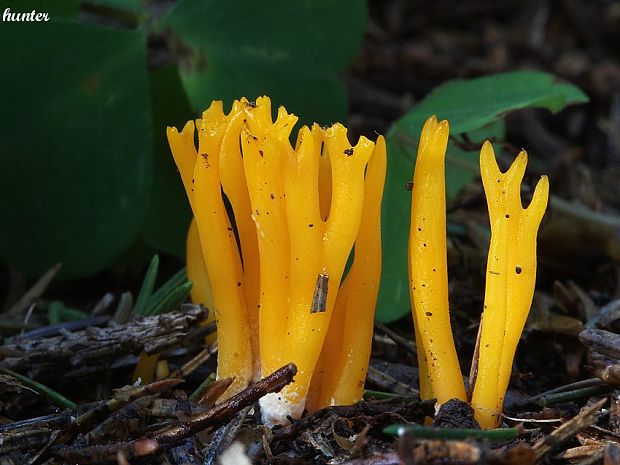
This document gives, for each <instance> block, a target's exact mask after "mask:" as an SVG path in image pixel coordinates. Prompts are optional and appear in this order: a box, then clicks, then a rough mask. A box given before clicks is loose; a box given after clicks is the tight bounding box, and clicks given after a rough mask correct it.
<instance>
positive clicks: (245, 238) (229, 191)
mask: <svg viewBox="0 0 620 465" xmlns="http://www.w3.org/2000/svg"><path fill="white" fill-rule="evenodd" d="M247 105H248V102H247V100H245V99H243V100H242V101H241V102H239V101H235V103H234V104H233V108H232V111H231V112H230V115H229V123H228V127H227V128H226V132H225V133H224V139H223V141H222V148H221V150H220V176H221V183H222V189H223V190H224V193H225V194H226V196H227V197H228V200H229V201H230V204H231V206H232V209H233V212H234V215H235V221H236V224H237V231H238V234H239V243H240V244H241V255H242V257H243V284H244V289H245V298H246V305H247V309H248V310H247V312H248V322H249V325H250V330H251V334H250V341H251V343H252V352H253V353H254V354H258V352H259V347H258V309H259V305H260V298H259V290H260V275H259V273H260V267H259V256H258V240H257V236H256V227H255V225H254V222H253V221H252V206H251V204H250V196H249V193H248V186H247V183H246V181H245V170H244V167H243V159H242V157H241V148H240V147H239V137H240V135H241V129H242V127H243V124H244V120H245V117H246V114H245V111H244V108H245V106H247ZM259 365H260V364H259V363H258V359H256V360H255V363H254V379H255V380H257V379H259V378H260V366H259Z"/></svg>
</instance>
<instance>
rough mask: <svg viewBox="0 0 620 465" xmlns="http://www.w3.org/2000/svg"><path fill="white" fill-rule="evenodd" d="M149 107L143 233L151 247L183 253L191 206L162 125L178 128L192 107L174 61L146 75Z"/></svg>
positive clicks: (188, 117) (188, 115) (183, 123)
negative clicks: (149, 168) (149, 174)
mask: <svg viewBox="0 0 620 465" xmlns="http://www.w3.org/2000/svg"><path fill="white" fill-rule="evenodd" d="M149 82H150V93H151V106H152V108H153V185H152V188H151V197H150V203H149V208H148V210H147V213H146V218H145V220H144V228H143V231H142V232H143V234H144V237H145V238H146V240H147V241H148V242H149V243H150V244H151V245H152V246H154V247H155V248H157V249H159V250H163V251H164V252H167V253H170V254H173V255H177V256H183V255H184V253H185V235H186V234H187V227H188V226H189V221H190V219H191V210H190V208H189V204H188V201H187V196H186V195H185V190H184V189H183V184H182V182H181V177H180V176H179V173H178V172H177V169H176V166H175V164H174V160H173V158H172V154H171V153H170V148H169V146H168V140H167V138H166V127H167V126H176V127H177V128H179V130H181V129H182V128H183V126H184V125H185V122H186V121H187V120H188V119H190V117H191V115H192V111H191V109H190V106H189V102H188V101H187V97H186V96H185V93H184V92H183V86H182V84H181V80H180V79H179V73H178V69H177V67H176V66H174V65H170V66H166V67H164V68H161V69H159V70H157V71H154V72H151V74H150V77H149Z"/></svg>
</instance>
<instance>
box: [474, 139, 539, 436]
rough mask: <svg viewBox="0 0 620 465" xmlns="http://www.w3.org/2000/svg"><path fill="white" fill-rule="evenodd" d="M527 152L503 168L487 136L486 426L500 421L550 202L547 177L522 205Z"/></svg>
mask: <svg viewBox="0 0 620 465" xmlns="http://www.w3.org/2000/svg"><path fill="white" fill-rule="evenodd" d="M526 166H527V154H526V153H525V152H524V151H522V152H521V153H519V155H518V156H517V158H516V159H515V161H514V162H513V164H512V166H511V167H510V169H509V170H508V171H507V172H506V173H502V172H501V171H500V170H499V167H498V166H497V162H496V160H495V154H494V152H493V147H492V146H491V144H490V143H489V142H488V141H487V142H485V144H484V145H483V147H482V150H481V152H480V172H481V176H482V182H483V185H484V190H485V193H486V195H487V204H488V209H489V217H490V222H491V243H490V245H489V255H488V260H487V281H486V291H485V301H484V312H483V315H482V322H481V324H482V328H481V337H480V347H479V359H478V372H477V377H476V383H475V387H474V392H473V396H472V406H473V408H474V410H475V412H476V419H477V420H478V422H479V423H480V426H482V427H483V428H494V427H497V426H498V425H499V423H500V417H501V411H502V405H503V401H504V396H505V393H506V389H507V388H508V382H509V380H510V373H511V370H512V360H513V358H514V354H515V351H516V347H517V344H518V342H519V339H520V337H521V332H522V331H523V327H524V325H525V321H526V319H527V315H528V313H529V310H530V306H531V304H532V297H533V294H534V285H535V282H536V235H537V233H538V227H539V225H540V222H541V220H542V217H543V215H544V212H545V209H546V207H547V200H548V196H549V183H548V180H547V177H546V176H543V177H542V178H541V180H540V181H539V182H538V185H537V186H536V190H535V192H534V197H533V199H532V202H531V204H530V206H529V207H528V208H527V209H523V207H522V205H521V181H522V179H523V175H524V173H525V168H526Z"/></svg>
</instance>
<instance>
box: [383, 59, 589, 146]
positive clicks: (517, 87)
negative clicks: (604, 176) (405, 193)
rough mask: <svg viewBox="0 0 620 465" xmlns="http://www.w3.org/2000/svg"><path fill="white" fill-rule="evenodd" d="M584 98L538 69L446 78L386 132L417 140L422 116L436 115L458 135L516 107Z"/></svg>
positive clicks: (561, 103) (554, 107)
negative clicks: (444, 82)
mask: <svg viewBox="0 0 620 465" xmlns="http://www.w3.org/2000/svg"><path fill="white" fill-rule="evenodd" d="M587 101H588V97H587V96H586V95H585V94H584V93H583V92H582V91H581V90H580V89H579V88H578V87H575V86H573V85H572V84H566V83H563V82H560V81H558V80H557V78H556V77H555V76H553V75H551V74H548V73H543V72H542V71H513V72H509V73H501V74H494V75H491V76H484V77H480V78H475V79H469V80H456V81H450V82H447V83H446V84H443V85H441V86H439V87H437V88H436V89H434V90H433V91H432V92H431V93H430V94H428V95H427V96H426V98H424V100H422V101H421V102H420V103H419V104H418V105H416V106H415V107H414V108H413V109H412V110H411V111H410V112H408V113H407V114H406V115H405V116H403V117H402V118H401V119H400V120H399V121H397V122H396V123H395V124H394V127H393V128H392V130H391V131H390V134H391V135H392V136H394V137H398V133H399V132H402V133H404V134H406V135H408V136H410V137H412V138H413V139H414V140H416V141H417V138H418V137H419V134H420V131H421V130H422V125H423V124H424V121H426V118H428V117H429V116H430V115H433V114H436V115H437V117H438V118H439V119H447V120H448V121H449V122H450V133H451V134H453V135H454V134H460V133H463V132H468V131H472V130H474V129H478V128H481V127H483V126H486V125H487V124H490V123H492V122H493V121H496V120H497V119H498V118H501V117H502V116H504V115H505V114H506V113H507V112H509V111H513V110H518V109H520V108H532V107H537V108H547V109H549V110H551V111H552V112H556V111H559V110H561V109H562V108H564V107H565V106H567V105H570V104H573V103H583V102H587Z"/></svg>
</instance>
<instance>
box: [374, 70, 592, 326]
mask: <svg viewBox="0 0 620 465" xmlns="http://www.w3.org/2000/svg"><path fill="white" fill-rule="evenodd" d="M585 101H587V97H586V95H585V94H584V93H583V92H582V91H581V90H579V89H578V88H577V87H575V86H573V85H570V84H564V83H560V82H557V81H556V79H555V78H554V77H553V76H552V75H550V74H547V73H542V72H539V71H516V72H511V73H504V74H497V75H492V76H485V77H481V78H476V79H471V80H458V81H452V82H448V83H446V84H443V85H441V86H439V87H438V88H437V89H435V90H433V91H432V92H431V93H430V94H429V95H428V96H427V97H426V98H425V99H424V100H422V101H421V102H420V103H419V104H418V105H416V106H415V107H414V108H413V109H412V110H411V111H410V112H409V113H407V114H406V115H405V116H404V117H403V118H402V119H400V120H399V121H397V122H396V123H395V124H394V126H393V127H392V129H391V130H390V132H389V134H388V137H387V144H388V167H387V179H386V187H385V193H384V200H383V210H382V234H383V237H385V238H389V240H386V241H384V244H383V275H382V279H381V289H380V292H379V300H378V305H377V319H378V320H379V321H382V322H389V321H394V320H397V319H398V318H400V317H402V316H404V315H407V314H408V313H409V312H410V302H409V287H408V282H407V279H408V278H407V276H408V274H407V243H408V238H409V218H410V210H411V193H410V192H408V191H407V190H406V189H405V185H406V184H407V182H409V181H411V179H412V177H413V166H414V161H415V156H416V153H417V149H418V147H417V145H418V139H419V136H420V131H421V130H422V125H423V124H424V121H426V119H427V118H428V117H429V116H431V115H437V117H438V119H440V120H442V119H447V120H448V122H449V123H450V134H451V135H453V136H458V135H459V134H461V133H468V134H469V136H470V138H471V140H472V141H474V142H480V141H483V140H484V139H486V138H489V137H497V138H502V137H503V134H504V124H503V120H502V118H503V116H504V115H505V114H506V113H508V112H509V111H512V110H517V109H521V108H528V107H542V108H548V109H549V110H551V111H559V110H561V109H562V108H564V107H565V106H566V105H569V104H573V103H580V102H585ZM496 149H499V148H498V147H496ZM478 166H479V162H478V153H476V152H465V151H463V150H460V149H459V148H458V147H456V146H455V145H454V144H453V142H450V144H449V145H448V151H447V155H446V190H447V196H448V199H451V198H454V197H455V196H456V195H457V194H458V192H460V190H461V189H462V187H463V186H464V185H465V184H467V183H468V182H471V181H472V180H473V179H474V178H476V177H478V174H477V173H478Z"/></svg>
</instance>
